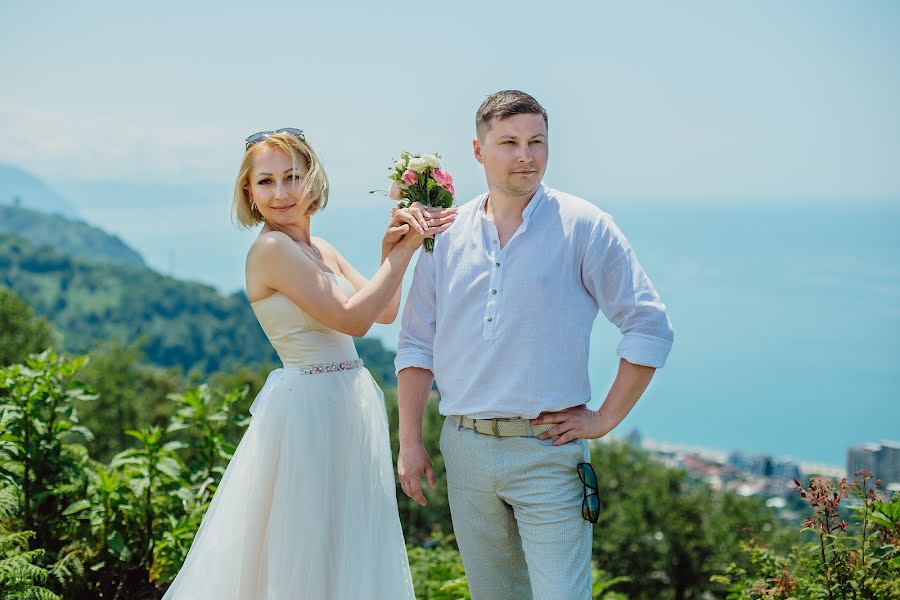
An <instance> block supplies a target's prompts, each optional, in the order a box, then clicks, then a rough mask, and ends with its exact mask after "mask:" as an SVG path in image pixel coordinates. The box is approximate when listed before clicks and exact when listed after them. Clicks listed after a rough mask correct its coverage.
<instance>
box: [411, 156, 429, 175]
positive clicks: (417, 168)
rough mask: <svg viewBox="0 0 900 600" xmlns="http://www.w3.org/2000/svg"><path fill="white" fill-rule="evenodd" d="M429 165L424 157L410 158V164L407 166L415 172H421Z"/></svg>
mask: <svg viewBox="0 0 900 600" xmlns="http://www.w3.org/2000/svg"><path fill="white" fill-rule="evenodd" d="M427 167H428V163H427V162H425V159H424V158H411V159H409V164H408V165H406V168H407V169H409V170H410V171H413V172H414V173H421V172H422V171H424V170H425V169H426V168H427Z"/></svg>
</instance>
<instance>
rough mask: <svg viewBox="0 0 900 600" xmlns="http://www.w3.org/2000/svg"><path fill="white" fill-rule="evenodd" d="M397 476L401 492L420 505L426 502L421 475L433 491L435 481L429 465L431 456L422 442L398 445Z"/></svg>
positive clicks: (432, 469)
mask: <svg viewBox="0 0 900 600" xmlns="http://www.w3.org/2000/svg"><path fill="white" fill-rule="evenodd" d="M397 476H398V477H399V478H400V487H402V488H403V493H404V494H406V495H407V496H409V497H410V498H412V499H413V500H415V501H416V502H417V503H419V504H420V505H422V506H425V505H427V504H428V501H427V500H425V495H424V494H423V493H422V480H421V478H422V476H424V477H425V478H426V479H427V480H428V485H430V486H431V490H432V491H434V489H435V487H436V486H437V481H435V479H434V467H432V466H431V456H429V455H428V451H427V450H425V446H423V445H422V444H412V445H410V446H403V445H401V446H400V455H399V456H398V457H397Z"/></svg>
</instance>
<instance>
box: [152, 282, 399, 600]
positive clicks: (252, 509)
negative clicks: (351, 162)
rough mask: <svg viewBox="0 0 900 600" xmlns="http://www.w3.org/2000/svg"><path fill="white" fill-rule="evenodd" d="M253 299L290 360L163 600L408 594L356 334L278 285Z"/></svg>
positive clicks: (390, 479)
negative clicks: (320, 317) (312, 312)
mask: <svg viewBox="0 0 900 600" xmlns="http://www.w3.org/2000/svg"><path fill="white" fill-rule="evenodd" d="M335 277H336V278H337V281H338V284H339V285H341V287H342V288H343V289H344V290H345V292H346V293H347V294H353V289H352V287H350V285H349V283H348V282H347V281H346V280H345V279H343V278H342V277H337V276H335ZM252 306H253V310H254V312H255V313H256V317H257V319H259V323H260V325H261V326H262V328H263V330H264V331H265V333H266V335H267V336H268V338H269V340H270V341H271V343H272V345H273V346H274V347H275V350H276V351H277V352H278V355H279V357H280V358H281V360H282V362H283V363H284V368H283V369H278V370H276V371H273V372H272V374H271V375H270V376H269V379H268V380H267V381H266V385H265V386H264V387H263V389H262V391H261V392H260V393H259V395H258V396H257V397H256V400H254V402H253V405H252V406H251V407H250V412H251V414H252V415H253V417H252V419H251V421H250V425H249V426H248V428H247V431H246V433H245V434H244V437H243V439H241V442H240V444H239V445H238V447H237V450H236V452H235V454H234V457H233V458H232V459H231V462H230V463H229V465H228V468H227V470H226V471H225V474H224V475H223V477H222V481H221V483H220V484H219V487H218V489H217V491H216V493H215V496H214V497H213V500H212V503H211V504H210V507H209V510H208V511H207V513H206V516H205V517H204V518H203V523H202V524H201V526H200V529H199V531H198V532H197V535H196V537H195V538H194V542H193V545H192V546H191V550H190V552H189V554H188V556H187V558H186V559H185V562H184V565H183V566H182V568H181V571H180V572H179V573H178V576H177V577H176V578H175V581H174V582H173V583H172V585H171V586H170V588H169V589H168V591H167V592H166V594H165V596H164V599H165V600H198V599H210V600H213V599H215V600H229V599H231V600H288V599H291V600H294V599H297V600H362V599H383V600H406V599H410V600H413V599H414V598H415V595H414V594H413V587H412V581H411V577H410V572H409V563H408V561H407V556H406V547H405V545H404V541H403V532H402V530H401V528H400V521H399V517H398V513H397V498H396V496H395V488H394V470H393V464H392V461H391V449H390V438H389V435H388V424H387V416H386V413H385V408H384V397H383V396H382V393H381V389H380V388H379V387H378V385H377V384H376V383H375V381H374V380H373V379H372V376H371V375H370V374H369V372H368V371H367V370H366V369H365V368H364V367H362V366H361V361H359V357H358V355H357V353H356V348H355V346H354V345H353V338H352V337H350V336H348V335H345V334H342V333H338V332H336V331H334V330H331V329H328V328H327V327H325V326H323V325H321V324H320V323H318V322H316V321H315V320H313V319H312V318H311V317H309V316H308V315H306V314H305V313H304V312H303V311H302V310H300V308H298V307H297V306H296V305H295V304H294V303H293V302H291V301H290V300H289V299H288V298H287V296H285V295H283V294H281V293H275V294H274V295H272V296H269V297H266V298H263V299H262V300H258V301H256V302H254V303H253V304H252Z"/></svg>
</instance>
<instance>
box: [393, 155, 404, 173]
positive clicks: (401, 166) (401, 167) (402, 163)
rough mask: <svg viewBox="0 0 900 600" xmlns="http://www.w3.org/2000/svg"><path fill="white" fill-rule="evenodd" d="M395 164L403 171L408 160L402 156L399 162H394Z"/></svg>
mask: <svg viewBox="0 0 900 600" xmlns="http://www.w3.org/2000/svg"><path fill="white" fill-rule="evenodd" d="M394 166H395V167H396V168H398V169H400V170H401V171H405V170H406V161H405V160H403V159H402V158H401V159H400V160H398V161H397V162H395V163H394Z"/></svg>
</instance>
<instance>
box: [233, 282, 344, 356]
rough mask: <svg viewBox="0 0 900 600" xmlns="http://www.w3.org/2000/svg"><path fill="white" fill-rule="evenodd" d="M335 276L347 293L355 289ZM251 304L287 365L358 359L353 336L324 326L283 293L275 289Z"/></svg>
mask: <svg viewBox="0 0 900 600" xmlns="http://www.w3.org/2000/svg"><path fill="white" fill-rule="evenodd" d="M329 276H331V277H333V278H335V279H336V281H337V283H338V285H339V286H341V289H342V290H344V293H345V294H347V296H352V295H353V294H354V293H355V291H354V290H353V287H352V286H351V285H350V282H348V281H347V280H346V279H344V278H343V277H340V276H338V275H333V274H329ZM250 306H251V307H252V308H253V312H254V313H256V318H257V320H258V321H259V324H260V326H261V327H262V329H263V331H264V332H265V334H266V337H268V338H269V342H271V344H272V346H273V347H274V348H275V352H277V353H278V357H279V358H280V359H281V362H282V363H284V366H285V367H298V366H301V365H309V364H324V363H333V362H341V361H348V360H355V359H357V358H359V355H358V354H357V353H356V346H355V345H354V344H353V338H352V337H350V336H349V335H347V334H345V333H340V332H338V331H335V330H333V329H329V328H328V327H326V326H325V325H322V324H321V323H319V322H318V321H316V320H315V319H313V318H312V317H311V316H309V315H308V314H306V313H305V312H303V310H302V309H301V308H300V307H299V306H297V305H296V304H294V303H293V302H292V301H291V299H290V298H288V297H287V296H285V295H284V294H282V293H281V292H275V293H274V294H272V295H271V296H266V297H265V298H262V299H260V300H257V301H256V302H251V303H250Z"/></svg>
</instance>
